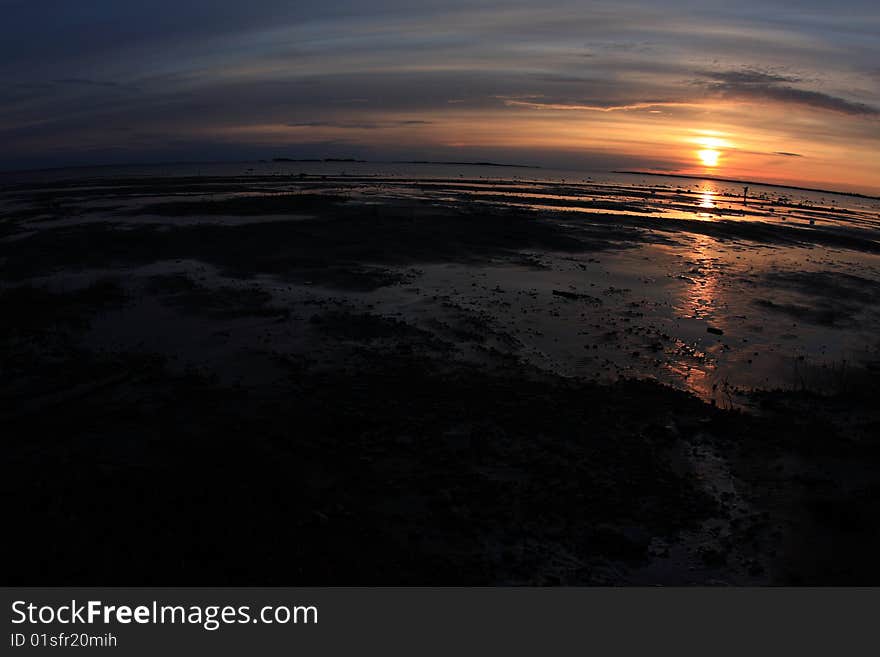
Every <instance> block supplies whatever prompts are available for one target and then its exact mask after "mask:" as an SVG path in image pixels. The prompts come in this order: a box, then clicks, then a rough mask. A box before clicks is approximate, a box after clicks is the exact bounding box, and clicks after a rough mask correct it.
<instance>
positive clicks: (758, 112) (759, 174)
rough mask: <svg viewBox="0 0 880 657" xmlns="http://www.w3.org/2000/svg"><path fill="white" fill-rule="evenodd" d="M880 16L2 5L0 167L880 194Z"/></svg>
mask: <svg viewBox="0 0 880 657" xmlns="http://www.w3.org/2000/svg"><path fill="white" fill-rule="evenodd" d="M878 151H880V3H877V2H876V1H875V0H872V1H871V2H867V1H860V0H838V1H837V2H833V3H832V2H818V1H814V0H801V1H799V2H783V1H781V0H737V1H736V2H732V1H730V0H725V1H723V2H719V1H713V0H708V1H703V2H692V1H687V0H682V1H677V2H658V1H657V0H653V1H649V0H632V1H630V0H618V1H615V2H588V1H585V0H581V1H578V2H573V1H569V0H544V1H542V2H535V1H532V2H521V1H518V0H507V1H505V2H499V1H497V0H486V1H474V0H471V1H469V2H462V1H459V0H447V1H446V2H435V1H433V0H421V1H419V2H415V1H413V0H410V1H407V2H403V1H400V0H370V1H365V0H360V1H354V0H344V1H336V0H326V1H324V2H291V1H289V0H288V1H282V0H249V1H248V2H242V1H235V2H233V1H231V0H175V1H171V0H138V1H137V2H133V1H132V2H129V1H127V0H79V1H77V2H73V1H71V0H0V169H3V170H9V169H26V168H42V167H56V166H71V165H94V164H121V163H138V162H149V163H153V162H168V161H210V160H245V159H264V158H273V157H294V158H311V157H355V158H359V159H373V160H398V159H403V160H412V159H418V160H423V159H430V160H455V161H474V160H480V161H483V160H492V161H500V162H508V163H523V164H537V165H541V166H545V167H553V168H577V169H584V170H599V171H601V170H614V169H638V170H645V171H657V172H675V173H686V174H695V175H708V174H711V175H714V176H720V177H731V178H746V179H752V180H765V181H770V182H781V183H787V184H799V185H807V186H823V187H824V186H832V187H834V188H837V189H843V190H848V191H862V192H867V193H880V157H878Z"/></svg>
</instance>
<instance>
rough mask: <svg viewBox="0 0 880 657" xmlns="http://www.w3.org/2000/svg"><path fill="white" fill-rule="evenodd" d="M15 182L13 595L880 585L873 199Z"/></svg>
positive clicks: (5, 241)
mask: <svg viewBox="0 0 880 657" xmlns="http://www.w3.org/2000/svg"><path fill="white" fill-rule="evenodd" d="M751 194H752V195H751V196H746V197H743V190H742V188H741V187H737V186H736V185H735V184H733V183H718V182H713V181H678V182H674V181H672V182H670V181H668V180H666V179H664V180H663V181H655V180H642V181H639V182H637V183H622V182H619V181H606V182H601V181H593V180H564V181H563V180H553V181H548V180H527V179H514V178H510V179H502V178H494V179H489V178H485V177H472V178H468V177H464V176H449V177H437V176H434V177H425V178H420V177H412V176H410V177H406V176H379V175H325V174H320V175H319V174H309V173H291V174H284V175H278V174H273V175H265V174H259V173H257V174H250V175H199V176H195V175H179V176H137V177H124V176H115V177H103V178H79V179H76V178H74V179H63V180H53V181H32V182H8V181H7V182H6V183H5V184H4V186H3V187H2V188H0V307H2V309H3V321H2V325H0V354H2V358H0V375H2V383H0V422H2V426H3V427H4V430H3V435H4V439H3V440H4V451H5V458H4V459H3V476H2V483H0V486H2V488H3V493H4V499H5V503H6V508H7V510H8V513H7V522H8V523H9V524H10V526H12V527H15V535H14V537H13V538H12V539H10V540H8V541H6V544H5V546H4V550H5V551H6V552H7V559H6V560H5V563H6V564H7V571H6V573H5V578H4V582H5V583H6V584H7V585H12V584H20V583H25V582H26V583H28V584H29V585H34V584H39V583H47V584H48V583H52V584H56V585H57V584H60V583H63V584H86V583H88V584H92V585H96V584H101V585H114V584H127V585H131V584H138V585H162V584H172V583H173V584H175V585H184V584H186V585H198V584H210V585H220V584H233V585H331V584H364V585H390V584H430V585H458V584H464V585H474V584H504V585H517V584H540V585H571V584H588V585H593V584H596V585H607V584H612V585H653V584H665V585H676V584H730V585H740V584H804V585H825V584H878V583H880V563H878V560H877V556H876V555H877V554H878V553H880V523H878V521H877V518H880V410H878V408H877V405H876V389H877V376H878V373H880V338H878V332H877V327H878V326H880V201H878V200H876V199H870V198H864V197H861V198H847V197H838V196H835V195H832V194H827V193H822V194H820V193H807V192H803V193H799V192H797V191H792V190H774V189H773V188H763V189H758V190H753V191H752V192H751Z"/></svg>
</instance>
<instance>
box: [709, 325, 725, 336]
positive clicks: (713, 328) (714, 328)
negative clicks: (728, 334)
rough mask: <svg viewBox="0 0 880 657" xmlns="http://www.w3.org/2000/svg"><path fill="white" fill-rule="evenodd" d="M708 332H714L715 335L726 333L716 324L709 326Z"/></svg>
mask: <svg viewBox="0 0 880 657" xmlns="http://www.w3.org/2000/svg"><path fill="white" fill-rule="evenodd" d="M706 333H712V334H713V335H724V331H722V330H721V329H720V328H717V327H715V326H707V327H706Z"/></svg>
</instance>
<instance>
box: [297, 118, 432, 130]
mask: <svg viewBox="0 0 880 657" xmlns="http://www.w3.org/2000/svg"><path fill="white" fill-rule="evenodd" d="M432 123H433V121H423V120H420V119H406V120H394V121H299V122H296V123H288V124H287V126H288V127H290V128H343V129H348V130H383V129H385V128H399V127H402V126H411V125H431V124H432Z"/></svg>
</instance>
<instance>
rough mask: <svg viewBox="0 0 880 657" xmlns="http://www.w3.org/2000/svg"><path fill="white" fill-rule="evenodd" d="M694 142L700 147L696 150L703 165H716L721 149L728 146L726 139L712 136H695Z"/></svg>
mask: <svg viewBox="0 0 880 657" xmlns="http://www.w3.org/2000/svg"><path fill="white" fill-rule="evenodd" d="M716 134H719V133H716ZM694 142H695V143H696V144H698V145H699V146H701V147H702V148H701V149H700V150H698V151H697V157H698V158H699V160H700V162H701V163H702V164H703V166H704V167H717V166H718V163H719V162H720V160H721V153H722V151H721V149H723V148H729V147H730V142H728V141H727V140H726V139H721V138H720V137H714V136H701V137H697V138H696V139H694Z"/></svg>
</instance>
